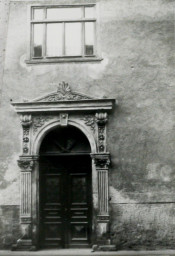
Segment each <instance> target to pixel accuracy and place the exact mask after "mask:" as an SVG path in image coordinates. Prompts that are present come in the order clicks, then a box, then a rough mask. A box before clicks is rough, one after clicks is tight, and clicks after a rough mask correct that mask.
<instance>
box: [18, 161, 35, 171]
mask: <svg viewBox="0 0 175 256" xmlns="http://www.w3.org/2000/svg"><path fill="white" fill-rule="evenodd" d="M18 166H19V167H20V168H21V169H23V170H24V171H32V170H33V168H34V161H33V160H27V159H23V160H18Z"/></svg>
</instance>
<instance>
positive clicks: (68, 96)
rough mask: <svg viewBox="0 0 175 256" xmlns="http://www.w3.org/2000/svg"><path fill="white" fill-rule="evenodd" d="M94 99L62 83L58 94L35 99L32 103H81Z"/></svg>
mask: <svg viewBox="0 0 175 256" xmlns="http://www.w3.org/2000/svg"><path fill="white" fill-rule="evenodd" d="M92 99H94V98H92V97H89V96H87V95H85V94H82V93H78V92H74V91H72V90H71V88H70V86H69V85H68V83H65V82H62V83H60V84H59V86H58V88H57V91H56V92H53V93H50V94H47V95H45V96H42V97H40V98H37V99H34V100H32V101H31V102H58V101H79V100H92Z"/></svg>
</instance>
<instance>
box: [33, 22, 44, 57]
mask: <svg viewBox="0 0 175 256" xmlns="http://www.w3.org/2000/svg"><path fill="white" fill-rule="evenodd" d="M33 30H34V31H33V32H34V33H33V46H34V49H33V54H34V57H42V51H43V24H35V25H34V28H33Z"/></svg>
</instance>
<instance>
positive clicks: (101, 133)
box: [95, 112, 108, 152]
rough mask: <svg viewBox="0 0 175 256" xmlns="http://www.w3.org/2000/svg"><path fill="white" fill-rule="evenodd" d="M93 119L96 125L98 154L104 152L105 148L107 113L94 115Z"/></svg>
mask: <svg viewBox="0 0 175 256" xmlns="http://www.w3.org/2000/svg"><path fill="white" fill-rule="evenodd" d="M95 118H96V122H97V124H98V149H99V152H104V151H105V148H106V123H107V121H108V119H107V113H103V112H102V113H96V115H95Z"/></svg>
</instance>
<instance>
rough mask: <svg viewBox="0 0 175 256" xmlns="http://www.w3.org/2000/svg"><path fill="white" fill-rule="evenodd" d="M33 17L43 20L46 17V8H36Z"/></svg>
mask: <svg viewBox="0 0 175 256" xmlns="http://www.w3.org/2000/svg"><path fill="white" fill-rule="evenodd" d="M33 18H34V19H35V20H42V19H44V10H43V9H38V8H37V9H34V11H33Z"/></svg>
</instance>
